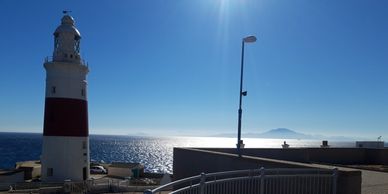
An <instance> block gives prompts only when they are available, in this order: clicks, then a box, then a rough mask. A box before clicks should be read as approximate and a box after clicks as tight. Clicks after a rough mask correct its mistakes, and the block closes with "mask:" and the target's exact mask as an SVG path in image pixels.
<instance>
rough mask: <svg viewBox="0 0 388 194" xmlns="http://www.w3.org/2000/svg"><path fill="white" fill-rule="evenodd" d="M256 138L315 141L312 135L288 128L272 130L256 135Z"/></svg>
mask: <svg viewBox="0 0 388 194" xmlns="http://www.w3.org/2000/svg"><path fill="white" fill-rule="evenodd" d="M256 136H257V137H260V138H274V139H314V137H313V136H312V135H307V134H303V133H298V132H295V131H293V130H291V129H286V128H277V129H271V130H269V131H267V132H264V133H259V134H256Z"/></svg>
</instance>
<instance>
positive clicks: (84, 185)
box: [0, 179, 156, 193]
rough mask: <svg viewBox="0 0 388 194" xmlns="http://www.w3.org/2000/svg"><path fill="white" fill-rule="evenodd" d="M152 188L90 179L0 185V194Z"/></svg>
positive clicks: (99, 191) (115, 180)
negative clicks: (6, 192)
mask: <svg viewBox="0 0 388 194" xmlns="http://www.w3.org/2000/svg"><path fill="white" fill-rule="evenodd" d="M154 188H156V186H154V185H150V186H142V185H131V184H130V181H129V180H118V179H91V180H85V181H65V182H21V183H0V193H2V191H12V192H16V193H19V192H24V193H29V192H33V193H36V192H38V191H39V190H51V191H52V192H54V193H55V192H59V193H61V192H65V193H107V192H135V191H137V192H140V191H141V192H142V191H144V190H147V189H154Z"/></svg>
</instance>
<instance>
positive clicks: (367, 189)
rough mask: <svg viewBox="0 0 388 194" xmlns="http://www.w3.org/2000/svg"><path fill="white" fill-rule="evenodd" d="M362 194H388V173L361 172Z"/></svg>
mask: <svg viewBox="0 0 388 194" xmlns="http://www.w3.org/2000/svg"><path fill="white" fill-rule="evenodd" d="M361 172H362V194H388V173H386V172H375V171H370V170H361Z"/></svg>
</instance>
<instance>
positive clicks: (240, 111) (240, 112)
mask: <svg viewBox="0 0 388 194" xmlns="http://www.w3.org/2000/svg"><path fill="white" fill-rule="evenodd" d="M243 70H244V40H242V43H241V74H240V102H239V108H238V127H237V130H238V133H237V153H238V156H239V157H241V147H240V146H241V117H242V109H241V104H242V95H243V94H242V93H243V91H242V87H243V72H244V71H243Z"/></svg>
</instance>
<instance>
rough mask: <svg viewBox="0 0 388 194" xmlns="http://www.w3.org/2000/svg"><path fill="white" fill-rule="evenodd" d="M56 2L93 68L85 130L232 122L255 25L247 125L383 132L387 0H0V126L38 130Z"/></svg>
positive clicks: (169, 131) (188, 130) (231, 125)
mask: <svg viewBox="0 0 388 194" xmlns="http://www.w3.org/2000/svg"><path fill="white" fill-rule="evenodd" d="M64 9H70V10H72V14H71V15H72V16H73V17H74V18H75V20H76V26H77V28H78V29H79V30H80V32H81V34H82V42H81V53H82V56H83V58H84V59H85V60H87V61H88V62H89V66H90V69H91V71H90V74H89V76H88V81H89V118H90V119H89V124H90V133H99V134H134V133H149V134H154V135H160V134H163V135H206V134H216V133H235V131H236V128H237V109H238V90H239V68H240V56H241V55H240V54H241V53H240V52H241V39H242V37H244V36H246V35H250V34H253V35H256V36H257V38H258V41H257V42H256V43H254V44H249V45H246V53H245V54H246V55H245V67H246V68H245V78H244V82H245V83H244V87H245V89H247V90H248V96H247V97H245V98H244V102H243V107H244V108H243V109H244V113H243V133H244V132H262V131H265V130H269V129H272V128H278V127H285V128H290V129H294V130H297V131H299V132H303V133H309V134H322V135H343V136H361V137H370V138H375V137H377V136H380V135H382V136H383V137H385V139H388V22H387V19H388V1H385V0H374V1H367V0H362V1H358V0H341V1H324V0H313V1H311V0H293V1H286V0H283V1H281V0H169V1H166V0H152V1H151V0H144V1H124V0H115V1H74V0H71V1H51V0H50V1H49V0H47V1H15V0H1V1H0V18H1V19H0V21H1V36H0V53H1V54H0V56H1V60H0V65H1V71H0V88H1V95H0V98H1V100H0V131H14V132H41V131H42V126H43V110H44V94H45V92H44V88H45V70H44V68H43V60H44V58H45V57H46V56H49V55H52V50H53V36H52V33H53V32H54V30H55V28H56V27H57V26H58V25H59V23H60V19H61V17H62V10H64ZM243 136H244V135H243Z"/></svg>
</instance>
